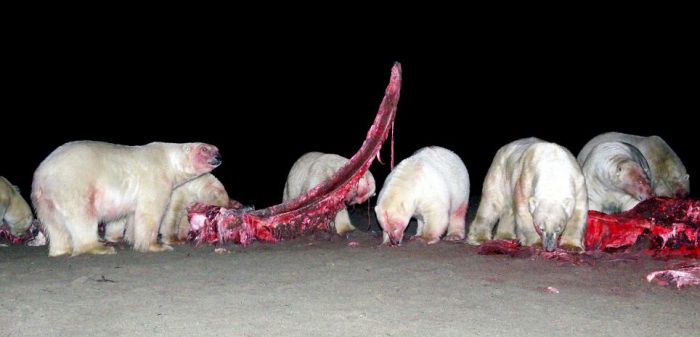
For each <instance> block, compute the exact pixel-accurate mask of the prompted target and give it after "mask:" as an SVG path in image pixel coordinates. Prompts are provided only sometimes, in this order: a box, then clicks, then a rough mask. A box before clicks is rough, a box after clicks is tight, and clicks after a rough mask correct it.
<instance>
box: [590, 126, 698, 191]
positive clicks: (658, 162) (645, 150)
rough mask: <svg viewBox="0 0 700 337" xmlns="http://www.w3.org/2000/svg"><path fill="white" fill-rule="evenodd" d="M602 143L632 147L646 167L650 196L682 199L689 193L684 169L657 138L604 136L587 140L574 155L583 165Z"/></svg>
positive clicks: (686, 174) (688, 176)
mask: <svg viewBox="0 0 700 337" xmlns="http://www.w3.org/2000/svg"><path fill="white" fill-rule="evenodd" d="M605 142H624V143H628V144H631V145H633V146H634V147H636V148H637V149H638V150H639V152H641V153H642V154H643V155H644V158H645V159H646V160H647V163H648V164H649V169H650V170H651V177H650V178H651V182H652V185H653V187H654V195H655V196H659V197H669V198H673V197H676V198H683V197H686V196H688V194H689V193H690V175H688V171H686V169H685V165H683V162H682V161H681V159H680V158H679V157H678V155H676V153H675V152H674V151H673V149H671V147H670V146H668V144H666V142H665V141H664V140H663V139H662V138H661V137H659V136H649V137H644V136H636V135H630V134H625V133H620V132H608V133H604V134H601V135H598V136H596V137H594V138H593V139H591V140H590V141H589V142H588V143H587V144H586V145H585V146H584V147H583V149H581V152H579V154H578V157H577V159H578V162H579V164H581V165H583V163H584V161H585V160H586V158H588V154H589V153H590V152H591V150H593V147H595V146H596V145H598V144H600V143H605Z"/></svg>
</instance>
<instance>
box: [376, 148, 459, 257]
mask: <svg viewBox="0 0 700 337" xmlns="http://www.w3.org/2000/svg"><path fill="white" fill-rule="evenodd" d="M468 203H469V173H468V172H467V167H466V166H465V165H464V163H463V162H462V160H461V159H460V158H459V156H458V155H457V154H455V153H454V152H452V151H450V150H447V149H445V148H441V147H438V146H430V147H425V148H422V149H420V150H418V151H416V152H415V153H414V154H413V155H412V156H411V157H409V158H406V159H404V160H402V161H401V162H400V163H399V165H397V166H396V167H395V168H394V170H393V171H391V173H390V174H389V176H387V178H386V181H385V182H384V186H383V187H382V190H381V191H380V192H379V198H378V200H377V206H376V207H375V212H376V214H377V220H378V221H379V224H380V226H381V227H382V229H383V231H384V242H383V243H384V244H388V243H391V244H393V245H399V244H401V241H402V240H403V234H404V231H405V230H406V226H408V222H409V221H410V219H411V218H416V220H417V221H418V228H417V231H416V236H417V237H420V238H422V239H423V240H425V241H427V242H428V243H435V242H438V241H439V240H440V237H441V236H442V235H443V234H444V233H445V231H447V236H446V238H445V239H446V240H452V241H455V240H463V239H464V235H465V221H466V212H467V209H468Z"/></svg>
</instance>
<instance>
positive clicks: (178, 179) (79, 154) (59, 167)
mask: <svg viewBox="0 0 700 337" xmlns="http://www.w3.org/2000/svg"><path fill="white" fill-rule="evenodd" d="M182 146H183V144H175V143H157V142H155V143H150V144H147V145H142V146H126V145H118V144H111V143H105V142H98V141H74V142H69V143H66V144H64V145H62V146H60V147H58V148H57V149H56V150H54V151H53V152H52V153H51V154H50V155H49V156H48V157H47V158H46V159H44V161H42V163H41V164H40V165H39V167H38V168H37V169H36V171H35V173H34V180H33V183H32V185H33V188H32V190H33V195H34V194H36V193H49V194H50V197H51V198H59V199H61V200H81V199H84V197H85V196H89V198H91V200H87V202H89V203H90V204H92V205H95V207H96V209H95V212H96V213H97V214H99V215H100V219H101V220H104V221H109V220H114V219H116V218H119V217H121V216H122V215H123V214H124V212H123V210H127V209H130V210H133V209H134V208H135V207H136V203H137V202H138V200H139V199H140V198H144V197H146V198H147V197H148V196H149V193H156V192H157V191H150V190H143V188H144V187H143V186H145V185H149V186H150V184H151V183H152V182H153V181H163V182H167V183H168V185H169V186H171V188H175V187H177V186H179V185H180V184H182V183H183V182H186V181H188V180H189V179H191V178H192V177H193V175H194V173H192V171H193V169H192V168H191V167H187V165H186V164H182V163H184V162H186V160H185V159H183V158H179V157H181V156H182V157H184V154H183V153H184V151H182V150H181V147H182ZM175 157H178V158H175ZM173 166H174V167H173ZM159 168H162V169H159ZM38 186H41V191H39V188H38ZM98 187H99V191H97V188H98ZM168 193H169V191H168ZM35 206H37V205H36V203H35Z"/></svg>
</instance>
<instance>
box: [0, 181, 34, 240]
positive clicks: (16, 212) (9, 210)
mask: <svg viewBox="0 0 700 337" xmlns="http://www.w3.org/2000/svg"><path fill="white" fill-rule="evenodd" d="M32 220H34V217H33V215H32V209H31V208H29V204H27V201H26V200H24V198H22V195H21V194H20V193H19V189H18V188H17V186H14V185H12V184H11V183H10V182H9V181H8V180H7V179H5V177H2V176H0V225H2V223H5V224H7V226H8V227H10V232H11V233H12V235H17V236H19V235H21V234H23V233H24V232H25V231H26V230H27V228H29V226H30V225H31V224H32Z"/></svg>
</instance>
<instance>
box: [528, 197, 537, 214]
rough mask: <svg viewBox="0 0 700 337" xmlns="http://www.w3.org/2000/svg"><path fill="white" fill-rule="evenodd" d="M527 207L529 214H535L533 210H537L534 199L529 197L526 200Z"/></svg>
mask: <svg viewBox="0 0 700 337" xmlns="http://www.w3.org/2000/svg"><path fill="white" fill-rule="evenodd" d="M527 205H528V206H529V207H530V214H532V213H535V209H536V208H537V199H535V197H530V198H529V199H527Z"/></svg>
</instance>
